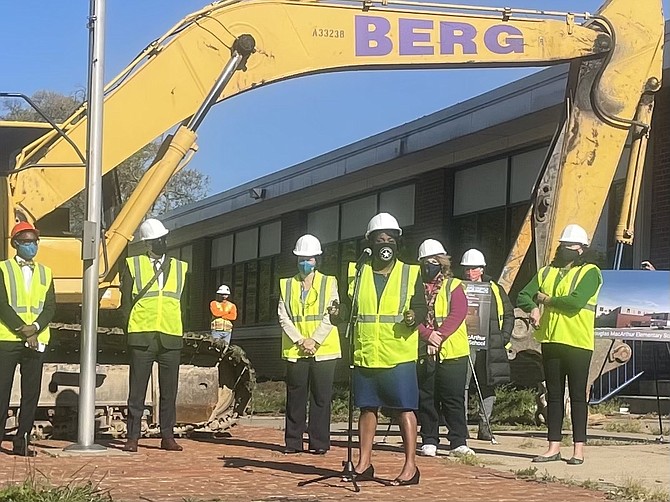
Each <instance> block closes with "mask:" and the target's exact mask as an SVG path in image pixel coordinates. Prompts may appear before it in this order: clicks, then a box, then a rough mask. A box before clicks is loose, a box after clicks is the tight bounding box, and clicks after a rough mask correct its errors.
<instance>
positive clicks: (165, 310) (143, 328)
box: [126, 255, 188, 336]
mask: <svg viewBox="0 0 670 502" xmlns="http://www.w3.org/2000/svg"><path fill="white" fill-rule="evenodd" d="M165 259H169V260H170V270H169V273H168V275H167V277H164V279H163V288H162V289H161V288H159V282H158V279H156V280H155V281H154V282H153V284H152V285H151V287H150V288H149V290H148V291H147V292H146V293H145V294H144V295H143V296H142V297H141V298H139V299H138V300H137V302H136V303H135V305H134V306H133V309H132V310H131V312H130V318H129V319H128V332H129V333H143V332H148V331H156V332H159V333H164V334H166V335H173V336H182V334H183V331H184V330H183V326H182V320H181V295H182V293H183V292H184V284H185V282H186V272H187V271H188V263H186V262H183V261H181V260H177V259H175V258H167V257H166V258H165ZM126 263H127V265H128V270H129V271H130V274H131V276H132V277H133V292H132V294H133V299H134V298H135V297H136V296H137V294H138V293H139V292H140V291H141V290H142V289H143V288H144V287H145V285H146V284H147V283H148V282H149V281H150V280H151V279H152V278H153V277H154V275H155V273H156V272H155V270H154V267H153V265H152V263H151V260H150V259H149V257H148V256H146V255H141V256H131V257H129V258H126Z"/></svg>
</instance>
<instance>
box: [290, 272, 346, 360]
mask: <svg viewBox="0 0 670 502" xmlns="http://www.w3.org/2000/svg"><path fill="white" fill-rule="evenodd" d="M279 283H280V286H281V287H280V290H281V291H280V294H281V297H282V300H283V301H284V307H285V308H286V312H287V314H288V316H289V317H290V319H291V321H292V322H293V324H294V325H295V327H296V328H297V329H298V331H300V334H301V335H302V336H304V337H306V338H311V337H312V335H313V334H314V331H316V328H318V327H319V324H321V321H322V320H323V316H324V315H325V313H326V309H327V308H328V304H327V302H328V300H329V299H330V292H331V291H332V289H333V287H335V288H337V279H335V277H332V276H330V275H324V274H322V273H321V272H319V271H318V270H317V271H315V272H314V280H313V281H312V287H311V288H310V289H309V291H308V292H307V297H306V298H305V301H304V302H303V301H302V281H301V280H300V276H298V275H296V276H294V277H288V278H286V279H280V281H279ZM281 345H282V357H283V358H284V359H298V358H301V357H312V356H309V355H307V354H304V353H302V352H301V351H300V350H299V347H297V346H296V345H295V344H294V343H293V340H291V339H290V338H289V336H288V335H287V334H286V333H282V343H281ZM314 356H315V357H319V356H337V357H341V356H342V352H341V349H340V335H339V333H338V331H337V328H336V327H335V326H333V328H332V329H331V330H330V333H328V335H327V336H326V338H325V339H324V340H323V343H322V344H321V345H320V346H319V348H318V349H317V350H316V353H315V354H314Z"/></svg>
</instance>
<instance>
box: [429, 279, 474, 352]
mask: <svg viewBox="0 0 670 502" xmlns="http://www.w3.org/2000/svg"><path fill="white" fill-rule="evenodd" d="M462 287H463V286H462V283H461V281H460V279H456V278H454V277H450V278H449V280H447V282H444V283H442V288H440V291H439V292H438V293H437V298H436V299H435V322H436V323H437V325H438V326H439V325H440V324H442V323H443V322H444V320H445V319H446V318H447V316H448V315H449V312H450V311H451V293H452V291H454V290H455V289H456V288H462ZM468 354H470V341H469V340H468V329H467V326H466V324H465V319H464V320H463V322H462V323H461V324H460V325H459V326H458V328H457V329H456V331H454V332H453V333H452V334H451V335H450V336H449V338H447V340H446V341H445V342H444V343H443V344H442V347H441V348H440V359H456V358H457V357H464V356H467V355H468Z"/></svg>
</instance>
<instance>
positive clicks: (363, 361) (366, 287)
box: [348, 213, 426, 486]
mask: <svg viewBox="0 0 670 502" xmlns="http://www.w3.org/2000/svg"><path fill="white" fill-rule="evenodd" d="M401 234H402V229H401V228H400V226H399V225H398V221H397V220H396V219H395V218H394V217H393V216H392V215H390V214H388V213H380V214H377V215H376V216H374V217H373V218H372V219H371V220H370V222H369V223H368V228H367V232H366V234H365V238H366V239H367V240H368V244H369V246H370V248H371V249H372V259H371V261H370V262H369V263H365V264H363V265H362V267H361V271H360V285H359V293H358V304H357V305H358V310H357V317H356V329H355V333H354V360H353V365H354V372H353V392H354V403H355V405H356V406H357V407H359V408H360V410H361V415H360V418H359V422H358V430H359V435H360V438H359V439H360V450H359V453H360V454H359V458H358V464H357V465H356V467H355V468H354V476H355V478H356V480H357V481H360V480H365V479H370V478H373V477H374V467H373V466H372V462H371V455H372V443H373V439H374V437H375V433H376V430H377V417H378V412H379V409H380V408H384V409H389V410H392V411H394V412H395V413H397V415H398V423H399V425H400V431H401V434H402V439H403V445H404V450H405V462H404V464H403V466H402V469H401V471H400V473H399V474H398V475H397V476H396V478H395V479H394V480H393V481H392V482H391V485H392V486H405V485H415V484H418V483H419V478H420V473H419V469H418V468H417V467H416V463H415V454H416V416H415V415H414V412H415V410H416V409H417V408H418V404H419V395H418V384H417V376H416V366H415V365H416V359H417V350H418V342H419V334H418V331H417V327H418V324H419V323H420V322H422V321H423V319H424V317H425V315H426V305H425V299H424V295H423V286H422V284H421V280H420V279H419V267H418V266H416V265H408V264H406V263H403V262H401V261H400V260H399V259H398V240H399V238H400V235H401ZM356 265H357V264H356V263H350V264H349V274H348V278H349V296H350V297H351V296H352V295H353V292H354V279H355V276H356Z"/></svg>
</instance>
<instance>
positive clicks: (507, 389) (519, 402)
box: [491, 385, 537, 425]
mask: <svg viewBox="0 0 670 502" xmlns="http://www.w3.org/2000/svg"><path fill="white" fill-rule="evenodd" d="M536 396H537V392H535V390H530V389H516V388H514V387H513V386H511V385H504V386H501V387H498V388H497V389H496V404H495V406H494V407H493V415H492V416H491V422H493V423H495V424H507V425H535V411H536V409H537V405H536V403H535V399H536Z"/></svg>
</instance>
